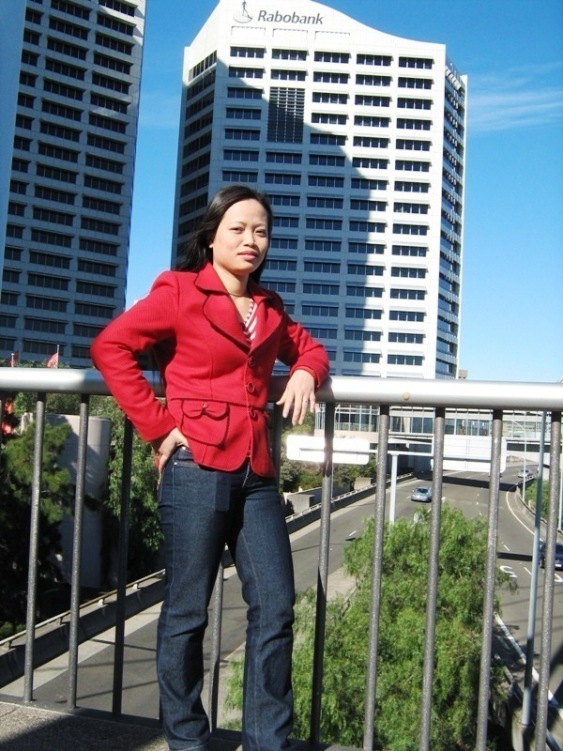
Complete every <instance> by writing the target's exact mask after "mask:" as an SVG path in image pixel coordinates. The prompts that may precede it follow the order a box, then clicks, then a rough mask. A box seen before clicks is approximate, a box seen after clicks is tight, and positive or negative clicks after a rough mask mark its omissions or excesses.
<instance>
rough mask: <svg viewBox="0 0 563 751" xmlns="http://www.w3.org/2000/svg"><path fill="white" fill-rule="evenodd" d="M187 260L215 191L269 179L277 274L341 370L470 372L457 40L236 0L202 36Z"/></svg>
mask: <svg viewBox="0 0 563 751" xmlns="http://www.w3.org/2000/svg"><path fill="white" fill-rule="evenodd" d="M183 81H184V89H183V100H182V120H181V128H180V144H179V157H178V173H177V189H176V206H175V226H174V247H173V260H175V256H176V255H177V254H178V253H179V251H180V249H181V246H182V242H183V240H185V238H186V236H187V235H188V234H189V232H190V230H191V228H192V227H193V225H194V222H196V220H197V218H198V217H200V216H201V214H202V212H203V210H204V208H205V205H206V204H207V202H208V200H209V199H210V198H211V197H212V196H213V194H214V193H215V192H216V191H217V190H218V189H219V188H220V187H222V186H224V185H227V184H229V183H247V184H250V185H252V186H254V187H256V188H258V189H260V190H263V191H265V192H266V193H267V194H268V195H269V196H270V198H271V201H272V204H273V208H274V212H275V226H274V233H273V239H272V244H271V248H270V251H269V255H268V260H267V268H266V271H265V272H264V275H263V277H262V279H263V281H264V283H265V284H266V286H269V287H270V288H273V289H275V290H277V291H279V292H280V294H281V295H282V297H283V298H284V300H285V301H286V303H287V308H288V309H289V311H290V312H291V313H293V314H294V315H295V317H296V318H297V319H298V320H299V321H301V322H303V323H304V324H305V325H306V326H307V328H308V329H310V331H311V332H312V333H313V334H314V335H315V336H316V337H318V338H319V339H321V340H322V341H323V342H324V344H325V345H326V347H327V349H328V350H329V353H330V356H331V361H332V372H333V374H339V375H360V374H361V375H373V376H382V377H414V378H435V377H455V376H456V372H457V352H458V335H459V323H460V297H461V261H462V219H463V182H464V161H465V118H466V114H465V113H466V103H465V94H466V81H465V78H464V77H463V76H460V75H459V74H458V73H457V71H456V69H455V68H454V66H453V65H452V63H451V62H450V61H449V60H448V59H447V56H446V48H445V46H444V45H443V44H430V43H427V42H418V41H414V40H411V39H402V38H400V37H396V36H392V35H390V34H384V33H382V32H380V31H377V30H375V29H371V28H369V27H367V26H364V25H362V24H360V23H358V22H356V21H354V20H353V19H351V18H349V17H347V16H346V15H343V14H342V13H339V12H337V11H335V10H332V9H331V8H328V7H326V6H324V5H320V4H319V3H314V2H308V1H307V0H299V2H297V1H295V2H293V1H292V0H284V2H283V3H281V2H279V1H278V2H272V1H271V0H256V1H253V0H249V2H240V0H222V1H221V2H220V3H219V5H218V6H217V8H216V9H215V11H214V12H213V13H212V15H211V16H210V18H209V19H208V21H207V23H206V24H205V26H204V27H203V29H202V30H201V31H200V33H199V34H198V35H197V37H196V38H195V40H194V41H193V43H192V44H191V46H190V47H188V48H187V49H186V51H185V60H184V79H183Z"/></svg>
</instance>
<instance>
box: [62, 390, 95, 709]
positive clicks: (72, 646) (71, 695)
mask: <svg viewBox="0 0 563 751" xmlns="http://www.w3.org/2000/svg"><path fill="white" fill-rule="evenodd" d="M89 400H90V397H89V396H88V395H87V394H83V395H82V397H81V399H80V429H79V435H78V457H77V467H76V490H75V496H74V526H73V538H72V581H71V590H70V592H71V595H70V632H69V645H68V650H69V652H68V697H67V706H68V708H69V709H74V708H75V707H76V693H77V676H78V626H79V622H80V571H81V558H82V530H83V527H84V496H85V488H86V459H87V453H88V418H89Z"/></svg>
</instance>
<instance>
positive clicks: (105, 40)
mask: <svg viewBox="0 0 563 751" xmlns="http://www.w3.org/2000/svg"><path fill="white" fill-rule="evenodd" d="M144 23H145V0H17V1H16V2H6V3H3V5H2V23H1V24H0V108H1V112H2V117H1V120H0V131H1V137H0V267H1V266H2V265H3V276H2V288H1V289H2V297H1V302H0V359H2V360H4V361H5V362H6V361H7V360H9V359H10V358H11V359H12V361H13V360H14V358H18V357H19V359H20V361H23V360H30V361H38V362H44V361H45V360H47V359H49V357H50V356H51V355H54V354H55V353H56V352H59V356H60V358H61V360H62V361H63V362H65V363H67V364H70V365H73V366H76V367H80V366H89V365H91V361H90V356H89V344H90V342H91V340H92V338H93V336H94V335H95V334H96V333H97V332H98V331H99V330H100V329H101V328H102V327H103V326H104V324H105V323H107V322H108V321H109V320H111V319H112V318H113V317H114V316H115V314H116V313H117V312H120V311H121V310H123V308H124V306H125V288H126V275H127V257H128V252H129V230H130V219H131V195H132V185H133V164H134V157H135V142H136V136H137V119H138V101H139V83H140V73H141V57H142V49H143V47H142V45H143V34H144Z"/></svg>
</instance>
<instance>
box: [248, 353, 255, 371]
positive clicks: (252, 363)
mask: <svg viewBox="0 0 563 751" xmlns="http://www.w3.org/2000/svg"><path fill="white" fill-rule="evenodd" d="M255 366H256V358H255V357H253V356H252V355H251V356H250V357H249V358H248V367H249V368H254V367H255Z"/></svg>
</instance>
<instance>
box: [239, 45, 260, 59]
mask: <svg viewBox="0 0 563 751" xmlns="http://www.w3.org/2000/svg"><path fill="white" fill-rule="evenodd" d="M264 54H265V49H264V48H263V47H231V57H256V58H260V59H261V58H263V57H264Z"/></svg>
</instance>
